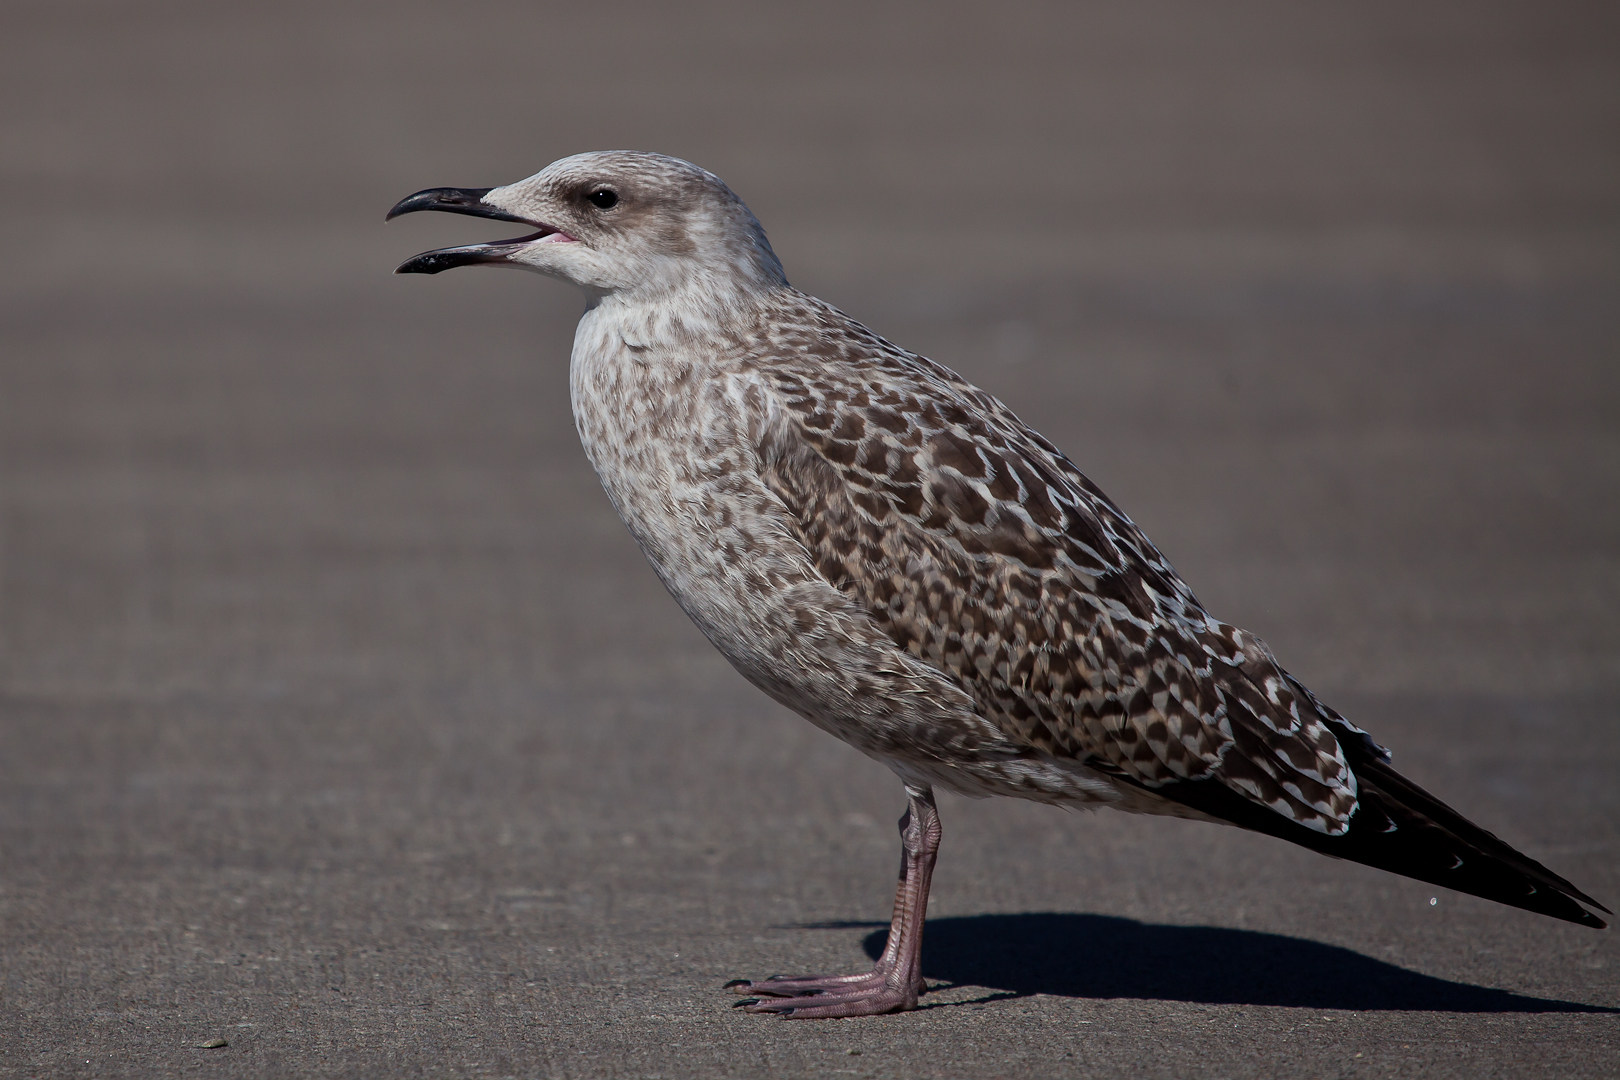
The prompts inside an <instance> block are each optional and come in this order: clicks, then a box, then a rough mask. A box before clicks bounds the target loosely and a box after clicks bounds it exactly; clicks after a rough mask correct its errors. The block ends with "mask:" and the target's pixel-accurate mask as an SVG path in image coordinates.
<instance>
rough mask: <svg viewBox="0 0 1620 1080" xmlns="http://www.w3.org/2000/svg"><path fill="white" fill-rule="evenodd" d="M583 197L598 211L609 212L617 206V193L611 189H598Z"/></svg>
mask: <svg viewBox="0 0 1620 1080" xmlns="http://www.w3.org/2000/svg"><path fill="white" fill-rule="evenodd" d="M585 197H586V198H587V199H589V200H591V205H592V206H594V207H596V208H597V209H598V210H611V209H613V208H614V207H615V206H617V205H618V204H619V193H618V192H616V191H614V190H612V189H611V188H605V187H599V188H597V189H596V190H595V191H593V192H591V193H590V194H589V195H587V196H585Z"/></svg>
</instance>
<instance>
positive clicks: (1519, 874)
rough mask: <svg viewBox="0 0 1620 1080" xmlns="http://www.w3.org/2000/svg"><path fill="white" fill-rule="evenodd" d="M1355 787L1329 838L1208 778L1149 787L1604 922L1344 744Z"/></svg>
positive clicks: (1458, 885)
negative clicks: (1340, 826) (1350, 810)
mask: <svg viewBox="0 0 1620 1080" xmlns="http://www.w3.org/2000/svg"><path fill="white" fill-rule="evenodd" d="M1343 745H1344V747H1345V750H1346V756H1347V757H1348V758H1349V759H1350V767H1351V768H1352V769H1353V770H1354V772H1355V774H1356V780H1357V783H1358V786H1359V789H1360V805H1359V806H1358V807H1357V809H1356V812H1355V813H1354V815H1352V816H1351V818H1350V829H1349V831H1348V832H1347V833H1344V834H1342V835H1340V836H1326V835H1323V834H1322V833H1319V832H1315V831H1314V830H1311V829H1307V828H1305V827H1304V826H1302V825H1299V824H1296V823H1295V822H1293V821H1292V820H1290V819H1288V818H1285V817H1283V816H1282V815H1281V814H1277V813H1274V812H1272V811H1270V810H1267V809H1266V808H1265V807H1263V806H1260V805H1259V804H1257V803H1255V802H1252V801H1250V800H1249V799H1247V798H1245V797H1244V796H1242V795H1240V794H1239V793H1238V792H1236V791H1233V790H1232V789H1231V788H1228V787H1226V785H1224V784H1222V783H1220V782H1219V781H1215V780H1203V781H1197V782H1193V783H1182V784H1167V785H1165V786H1164V787H1160V788H1154V789H1152V790H1153V793H1154V794H1155V795H1159V796H1161V797H1163V798H1167V799H1170V800H1172V801H1175V802H1179V803H1182V804H1183V805H1185V806H1189V807H1192V808H1193V809H1196V810H1199V811H1201V812H1203V813H1205V814H1208V815H1210V816H1212V817H1216V818H1219V819H1221V820H1223V821H1227V822H1230V823H1231V824H1233V825H1237V826H1240V827H1242V828H1246V829H1252V830H1254V831H1256V832H1262V833H1267V834H1269V835H1271V836H1276V837H1279V838H1280V839H1283V840H1289V841H1292V842H1293V843H1295V844H1299V845H1300V846H1302V847H1308V848H1310V849H1312V850H1313V851H1319V852H1321V853H1322V854H1324V855H1332V856H1334V857H1336V858H1340V859H1348V860H1350V861H1351V862H1358V863H1364V864H1366V865H1367V866H1375V867H1378V868H1379V869H1381V870H1389V871H1391V872H1392V873H1396V874H1401V875H1403V876H1405V877H1409V878H1415V879H1417V880H1418V881H1426V882H1429V883H1430V884H1434V885H1442V886H1445V887H1446V888H1448V889H1455V890H1456V891H1458V892H1463V893H1469V894H1470V895H1473V896H1481V897H1484V898H1485V899H1487V900H1495V901H1496V902H1498V903H1501V904H1507V905H1510V906H1512V907H1517V908H1523V909H1524V910H1526V911H1534V912H1538V913H1540V914H1542V915H1550V916H1552V917H1553V918H1555V919H1563V920H1565V921H1566V922H1572V923H1579V924H1581V925H1582V926H1590V927H1594V928H1595V929H1599V930H1601V929H1603V928H1604V927H1605V926H1607V925H1608V924H1607V923H1606V922H1604V921H1603V920H1602V919H1600V918H1599V917H1598V916H1596V915H1594V914H1592V912H1590V911H1587V910H1586V908H1584V907H1582V906H1581V905H1582V904H1586V905H1588V906H1590V907H1594V908H1596V909H1598V910H1599V911H1602V912H1605V913H1607V914H1613V912H1611V911H1609V909H1608V908H1606V907H1604V906H1603V905H1602V904H1600V903H1598V902H1597V901H1596V900H1594V899H1592V898H1591V897H1590V896H1588V895H1587V894H1586V893H1584V892H1582V891H1581V890H1580V889H1577V888H1576V887H1575V886H1574V885H1572V884H1570V883H1569V882H1568V881H1566V880H1564V879H1563V878H1561V877H1559V876H1558V875H1557V874H1555V873H1553V872H1552V871H1551V870H1548V869H1547V868H1546V867H1545V866H1542V865H1541V864H1540V863H1538V862H1536V861H1535V860H1534V859H1532V858H1530V857H1529V856H1527V855H1525V854H1523V853H1522V852H1519V851H1515V850H1514V849H1513V848H1512V847H1510V846H1508V845H1507V844H1505V843H1503V842H1502V841H1501V840H1500V839H1498V838H1497V837H1496V836H1494V835H1492V834H1491V833H1489V832H1486V831H1485V830H1484V829H1481V828H1480V827H1479V826H1477V825H1475V824H1473V823H1472V822H1470V821H1469V820H1468V819H1467V818H1464V817H1463V816H1462V815H1461V814H1459V813H1457V811H1455V810H1453V809H1452V808H1451V807H1449V806H1447V805H1446V804H1445V803H1443V802H1441V801H1440V800H1439V799H1437V798H1435V797H1434V796H1433V795H1430V794H1429V793H1428V792H1427V791H1424V790H1423V789H1422V788H1421V787H1419V786H1418V785H1416V784H1414V783H1412V781H1410V780H1408V779H1406V777H1404V776H1402V775H1401V774H1400V773H1398V772H1396V771H1395V770H1394V769H1392V768H1390V766H1389V764H1388V763H1387V762H1385V761H1383V760H1382V759H1381V758H1380V757H1378V756H1376V755H1374V754H1372V753H1370V752H1367V751H1365V750H1363V749H1362V748H1361V747H1360V746H1359V743H1357V742H1354V741H1352V740H1351V739H1349V738H1346V739H1344V740H1343Z"/></svg>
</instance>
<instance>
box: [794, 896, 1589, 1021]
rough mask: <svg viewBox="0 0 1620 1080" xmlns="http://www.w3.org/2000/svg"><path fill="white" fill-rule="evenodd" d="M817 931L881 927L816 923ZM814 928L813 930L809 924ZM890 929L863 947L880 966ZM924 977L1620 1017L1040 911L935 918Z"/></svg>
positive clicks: (1259, 945) (1228, 940)
mask: <svg viewBox="0 0 1620 1080" xmlns="http://www.w3.org/2000/svg"><path fill="white" fill-rule="evenodd" d="M811 925H812V926H813V927H814V928H819V929H835V928H842V929H852V928H864V927H869V926H874V925H879V924H874V923H816V924H811ZM807 928H810V927H807ZM888 936H889V934H888V929H887V927H886V926H885V927H884V928H883V929H880V930H877V931H876V932H875V933H872V934H868V935H867V937H866V939H865V940H864V941H863V942H862V945H863V947H864V948H865V949H866V952H867V953H868V954H869V955H870V956H872V957H873V959H876V958H877V957H878V956H879V955H880V954H881V953H882V952H883V945H884V942H886V941H887V940H888ZM922 965H923V975H924V977H925V978H928V979H930V980H944V981H945V982H948V983H950V984H952V985H955V986H982V987H986V988H989V989H992V990H997V991H1000V992H999V993H997V994H995V995H993V996H995V997H1028V996H1031V995H1034V994H1050V995H1055V996H1060V997H1076V998H1141V999H1151V1000H1158V1001H1188V1002H1198V1003H1201V1004H1210V1005H1217V1004H1218V1005H1281V1006H1292V1007H1295V1008H1312V1009H1355V1010H1409V1011H1414V1012H1458V1013H1620V1009H1614V1008H1608V1007H1605V1006H1602V1005H1586V1004H1582V1003H1579V1002H1573V1001H1554V1000H1551V999H1548V998H1536V997H1525V996H1522V995H1519V994H1513V993H1509V992H1508V991H1506V990H1492V989H1489V988H1487V987H1483V986H1471V985H1469V984H1467V983H1459V982H1451V981H1449V980H1447V979H1437V978H1435V977H1433V976H1431V975H1422V974H1419V973H1417V972H1415V971H1408V970H1406V969H1405V968H1401V967H1397V966H1396V965H1394V964H1388V963H1385V962H1384V961H1382V960H1374V959H1373V958H1372V957H1370V956H1363V955H1361V954H1360V953H1357V952H1353V951H1351V950H1350V949H1345V948H1340V947H1339V946H1337V945H1324V944H1322V943H1320V942H1316V941H1307V940H1305V939H1303V938H1293V937H1284V936H1282V935H1280V934H1265V933H1259V932H1257V931H1253V930H1231V929H1226V928H1224V927H1218V926H1165V925H1158V924H1154V923H1143V922H1137V921H1136V920H1134V919H1123V918H1118V917H1115V916H1107V915H1071V914H1059V913H1045V912H1033V913H1029V914H1024V915H972V916H965V917H959V918H944V919H930V920H929V921H928V928H927V931H926V932H925V935H924V938H923V955H922Z"/></svg>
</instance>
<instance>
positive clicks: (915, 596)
mask: <svg viewBox="0 0 1620 1080" xmlns="http://www.w3.org/2000/svg"><path fill="white" fill-rule="evenodd" d="M835 317H836V318H835ZM811 320H812V321H813V322H815V323H816V325H815V326H814V327H813V329H814V331H815V332H814V333H805V334H803V335H800V336H798V337H797V338H796V339H795V341H794V342H793V344H794V345H795V346H796V347H795V348H792V349H784V350H782V352H781V354H780V355H777V356H772V355H771V354H770V351H769V350H764V351H763V355H762V357H761V363H760V366H759V367H758V369H757V370H758V372H759V375H760V377H761V378H762V379H763V380H764V381H765V382H766V385H767V388H768V392H769V394H770V396H771V397H772V399H773V402H774V405H775V408H776V409H777V410H778V411H779V413H780V416H781V422H780V423H777V424H775V425H772V426H771V428H770V430H769V432H768V433H766V434H764V435H762V440H763V441H762V445H761V447H760V449H761V459H762V466H763V467H762V472H763V475H764V477H765V479H766V483H767V484H768V485H769V486H770V487H771V488H772V490H773V491H774V492H775V493H776V495H777V496H778V497H779V498H781V500H782V501H783V503H784V504H785V505H786V506H787V508H788V510H789V513H790V515H791V518H792V522H793V527H794V528H795V530H796V532H797V536H798V539H799V540H800V542H801V543H802V544H803V545H804V547H805V549H806V550H807V551H808V552H810V554H811V556H812V558H813V559H814V560H815V563H816V565H817V567H818V569H819V570H820V572H821V573H822V574H823V575H824V576H825V577H826V579H827V581H829V582H830V583H832V584H833V585H834V586H835V587H836V588H838V589H839V590H841V591H842V592H844V593H845V594H846V595H848V596H850V597H851V598H853V599H854V600H856V601H857V602H858V603H859V604H861V605H862V606H863V607H864V608H865V610H866V611H867V612H868V613H869V614H870V615H871V616H872V618H873V619H874V620H875V621H876V622H877V624H878V625H879V626H881V627H882V628H883V630H884V631H885V633H887V634H888V635H889V637H890V638H891V639H892V640H893V641H894V642H895V644H896V645H898V646H899V647H900V648H902V649H904V650H906V651H908V652H910V653H911V654H912V655H914V656H916V657H918V658H920V659H922V660H923V661H925V662H926V663H928V664H930V665H931V666H933V667H934V668H936V669H937V670H939V671H941V672H943V673H945V674H946V675H947V676H948V677H950V678H951V679H952V680H953V681H955V682H956V683H957V685H959V686H961V688H962V689H963V690H964V691H966V692H967V693H968V694H969V695H970V696H971V697H972V698H973V699H974V701H975V703H976V704H977V706H978V707H979V709H980V710H981V711H982V713H983V715H984V716H985V717H986V718H987V719H988V720H990V721H991V722H992V723H994V724H995V725H996V726H997V727H998V728H1000V729H1001V730H1002V731H1003V732H1004V733H1006V734H1007V735H1008V736H1009V737H1010V738H1012V739H1014V740H1015V741H1017V742H1018V743H1020V744H1021V745H1024V746H1027V747H1029V748H1030V749H1031V750H1034V751H1039V752H1042V753H1047V754H1052V755H1055V756H1058V757H1065V758H1071V759H1075V760H1078V761H1083V762H1086V763H1088V764H1091V765H1094V766H1095V767H1098V768H1100V769H1102V770H1104V771H1111V772H1114V773H1116V774H1118V775H1120V776H1123V777H1127V778H1129V780H1130V781H1132V782H1133V783H1135V784H1139V785H1142V786H1144V787H1147V788H1149V789H1152V788H1154V787H1161V786H1164V785H1170V784H1175V783H1179V782H1186V781H1202V780H1209V779H1214V780H1219V781H1221V782H1222V783H1223V784H1224V785H1225V786H1227V787H1230V788H1231V789H1233V790H1235V791H1237V792H1239V793H1240V794H1242V795H1243V796H1245V797H1246V798H1248V799H1249V800H1251V801H1252V802H1255V803H1258V804H1260V805H1262V806H1266V807H1268V808H1270V809H1271V810H1274V811H1276V812H1278V813H1280V814H1282V815H1284V816H1285V817H1287V818H1289V819H1291V820H1293V821H1295V822H1297V823H1298V824H1300V825H1303V826H1305V827H1306V828H1308V829H1311V830H1313V831H1316V832H1318V833H1323V834H1327V835H1338V834H1341V833H1343V832H1344V831H1345V830H1346V829H1347V828H1348V823H1349V819H1350V815H1351V814H1352V812H1353V811H1354V810H1355V808H1356V782H1355V777H1354V775H1353V774H1352V772H1351V770H1350V768H1349V766H1348V764H1347V763H1346V760H1345V755H1344V752H1343V749H1342V748H1341V747H1340V745H1339V742H1338V740H1337V739H1336V737H1335V735H1334V733H1333V731H1332V730H1331V729H1330V727H1329V724H1328V723H1327V722H1326V721H1327V719H1328V718H1329V716H1331V717H1334V718H1337V714H1331V713H1324V712H1323V711H1322V710H1321V709H1319V708H1318V703H1317V702H1316V701H1315V699H1314V698H1312V697H1311V696H1310V695H1309V692H1308V691H1304V688H1303V687H1301V686H1299V684H1298V683H1297V682H1295V681H1294V680H1292V679H1291V678H1290V677H1289V676H1288V675H1287V673H1286V672H1284V671H1283V670H1282V668H1281V667H1280V666H1278V664H1277V662H1276V660H1275V658H1274V657H1273V656H1272V654H1271V652H1270V650H1269V649H1268V648H1266V646H1265V644H1264V643H1263V642H1261V641H1260V640H1259V639H1258V638H1256V637H1254V636H1253V635H1251V634H1248V633H1246V632H1244V631H1242V630H1239V629H1238V628H1236V627H1233V626H1229V625H1227V624H1224V623H1221V622H1218V621H1216V620H1214V619H1212V618H1210V617H1209V615H1208V614H1207V613H1206V612H1205V611H1204V610H1203V608H1202V607H1201V606H1200V605H1199V603H1198V601H1197V598H1196V597H1194V595H1193V593H1192V591H1191V590H1190V589H1189V588H1188V587H1187V586H1186V584H1185V583H1183V582H1182V581H1181V579H1180V578H1179V577H1178V576H1177V575H1176V572H1175V570H1174V569H1173V568H1172V567H1171V565H1170V564H1169V562H1168V561H1166V560H1165V558H1164V557H1163V555H1161V554H1160V553H1159V551H1158V550H1157V549H1156V548H1155V547H1154V546H1153V544H1152V543H1151V542H1150V541H1149V540H1148V539H1147V537H1146V536H1145V535H1143V533H1142V532H1141V530H1140V529H1138V528H1137V527H1136V525H1135V524H1134V523H1132V522H1131V520H1130V519H1129V518H1128V517H1127V516H1126V515H1125V514H1124V513H1123V512H1122V511H1120V509H1119V508H1118V507H1117V506H1115V505H1114V503H1113V502H1111V501H1110V500H1109V499H1108V497H1107V496H1106V495H1104V494H1103V493H1102V491H1100V490H1099V489H1098V488H1097V487H1096V485H1094V484H1093V483H1092V482H1091V481H1090V480H1089V479H1087V478H1086V477H1085V476H1084V475H1083V474H1082V473H1081V472H1080V471H1079V470H1078V469H1077V468H1075V466H1074V465H1073V463H1071V462H1070V461H1069V460H1068V459H1067V458H1066V457H1064V455H1063V454H1062V453H1061V452H1060V451H1058V450H1057V448H1056V447H1054V446H1053V445H1052V444H1051V443H1049V442H1047V441H1046V440H1045V439H1043V438H1042V437H1041V436H1040V435H1038V434H1036V433H1035V432H1034V431H1032V430H1030V429H1029V428H1028V427H1026V426H1025V425H1024V424H1023V423H1022V422H1020V421H1019V420H1018V418H1017V417H1016V416H1015V415H1014V414H1013V413H1012V412H1011V410H1009V409H1008V408H1007V407H1006V406H1005V405H1003V404H1002V403H1001V402H1000V401H998V400H996V399H995V398H993V397H991V396H990V395H988V394H986V393H984V392H983V391H981V390H978V389H977V388H975V387H973V386H971V385H969V384H968V383H966V382H965V381H963V380H962V379H961V378H960V377H959V376H957V375H955V374H954V373H952V372H950V371H949V370H948V369H945V368H943V367H940V366H939V365H937V364H934V363H932V362H931V361H928V360H926V359H924V358H923V357H920V356H916V355H914V354H911V353H907V352H904V351H903V350H900V349H898V348H896V347H894V346H893V345H890V344H889V343H888V342H885V341H883V340H882V339H880V338H878V337H876V335H873V334H871V333H870V331H867V330H866V329H865V328H864V327H861V326H860V325H859V324H857V323H853V322H849V321H847V320H843V318H842V316H841V315H838V313H837V312H835V311H833V310H832V309H830V308H829V309H825V310H821V311H817V312H813V313H811ZM806 341H815V342H817V343H818V346H817V348H818V350H819V355H812V356H809V357H807V356H806V351H805V350H804V349H803V348H802V347H797V346H801V345H802V343H803V342H806ZM756 344H757V343H756ZM756 355H760V353H758V352H756ZM1338 719H1341V720H1342V718H1338ZM1345 726H1346V727H1347V728H1348V725H1347V724H1346V725H1345ZM1349 730H1351V731H1354V730H1355V729H1353V728H1352V729H1349Z"/></svg>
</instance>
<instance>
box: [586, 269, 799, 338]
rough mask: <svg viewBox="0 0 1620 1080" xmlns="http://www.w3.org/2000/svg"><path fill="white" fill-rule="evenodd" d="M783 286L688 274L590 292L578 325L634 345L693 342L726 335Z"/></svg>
mask: <svg viewBox="0 0 1620 1080" xmlns="http://www.w3.org/2000/svg"><path fill="white" fill-rule="evenodd" d="M780 287H782V286H774V285H773V286H769V287H761V284H760V283H758V282H754V281H747V280H737V279H715V280H707V281H699V280H691V279H687V280H682V281H678V282H673V283H660V284H658V285H655V286H642V287H639V288H636V289H625V290H618V291H614V292H607V293H599V294H589V293H588V294H587V304H586V312H585V316H584V319H583V320H582V321H581V324H580V325H581V329H585V328H586V327H587V325H588V326H589V327H590V328H591V329H592V330H593V331H594V332H595V333H596V334H597V335H600V336H604V337H607V338H612V339H617V340H619V341H622V342H623V343H624V344H625V345H626V346H629V347H630V348H631V349H634V350H643V349H660V348H681V347H689V346H692V345H697V344H699V343H702V342H706V341H715V340H717V339H719V338H722V337H724V336H726V335H727V334H728V333H729V332H730V331H731V329H732V328H733V327H735V326H737V325H738V324H739V323H741V322H744V321H746V320H748V319H749V318H750V317H751V316H752V315H753V314H754V313H756V312H758V311H759V310H760V308H761V306H762V305H763V304H765V303H767V298H768V296H769V294H770V293H771V291H773V290H774V289H775V288H780Z"/></svg>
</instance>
